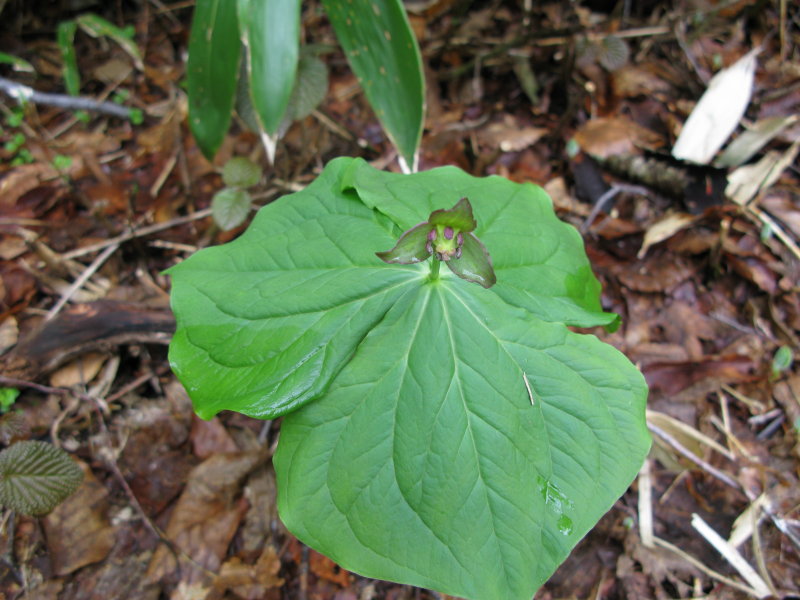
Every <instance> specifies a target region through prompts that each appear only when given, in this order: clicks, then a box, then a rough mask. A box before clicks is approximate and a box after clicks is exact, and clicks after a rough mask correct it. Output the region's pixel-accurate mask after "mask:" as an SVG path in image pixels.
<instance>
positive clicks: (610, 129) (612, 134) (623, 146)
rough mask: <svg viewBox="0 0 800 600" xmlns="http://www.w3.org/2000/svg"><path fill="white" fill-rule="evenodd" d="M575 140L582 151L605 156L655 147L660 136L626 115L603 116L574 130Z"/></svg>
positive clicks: (631, 152) (633, 152)
mask: <svg viewBox="0 0 800 600" xmlns="http://www.w3.org/2000/svg"><path fill="white" fill-rule="evenodd" d="M575 141H576V142H578V144H579V145H580V147H581V149H582V150H583V151H584V152H587V153H589V154H592V155H594V156H599V157H602V158H607V157H609V156H616V155H620V154H635V153H636V152H637V151H638V150H639V149H640V148H651V149H652V148H655V147H657V146H658V144H659V143H660V142H661V136H659V135H658V134H656V133H653V132H652V131H650V130H649V129H645V128H644V127H642V126H641V125H638V124H636V123H634V122H633V121H631V120H630V119H629V118H628V117H603V118H600V119H592V120H590V121H587V122H586V124H584V125H583V127H581V128H580V129H578V130H577V131H576V132H575Z"/></svg>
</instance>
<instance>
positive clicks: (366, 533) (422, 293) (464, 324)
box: [275, 280, 649, 600]
mask: <svg viewBox="0 0 800 600" xmlns="http://www.w3.org/2000/svg"><path fill="white" fill-rule="evenodd" d="M451 284H452V285H451ZM470 287H472V288H474V289H475V290H477V292H473V291H472V290H470V289H469V288H470ZM481 294H482V295H481ZM486 302H488V304H489V306H488V308H490V309H491V310H492V312H486V310H485V309H486V308H487V306H486V305H485V304H484V303H486ZM508 310H509V309H508V308H505V309H504V308H503V306H502V303H499V302H498V301H497V300H496V299H495V298H493V297H492V295H491V294H488V293H487V292H485V291H483V290H481V289H480V288H475V286H469V284H467V283H463V282H460V281H458V280H453V281H449V282H442V283H441V284H440V285H437V284H429V285H427V286H425V287H422V288H420V289H419V290H417V291H416V292H415V293H408V294H407V295H406V296H404V297H403V301H402V302H398V303H397V304H395V306H394V307H393V308H392V310H391V311H390V313H389V314H388V315H387V316H386V318H385V319H384V320H383V321H382V322H381V326H380V328H379V329H376V330H374V331H373V332H372V333H371V334H370V335H369V336H368V337H367V338H366V339H365V341H364V343H363V344H362V346H361V347H360V348H359V351H358V352H357V354H356V356H355V357H354V360H353V361H352V362H351V363H350V364H349V365H348V366H347V367H345V369H344V370H343V371H342V373H341V374H340V376H339V377H338V378H337V380H336V381H335V382H334V383H333V384H332V386H331V388H330V390H329V392H328V394H327V395H326V396H325V397H323V398H322V399H320V400H319V401H317V402H315V403H312V404H309V405H307V406H306V407H304V408H303V409H302V410H300V411H298V412H295V413H292V414H291V415H289V416H287V417H286V419H285V420H284V423H283V426H282V433H281V435H282V438H281V444H280V446H279V448H278V452H277V454H276V456H275V466H276V472H277V474H278V481H279V499H278V506H279V512H280V514H281V518H282V519H283V520H284V523H285V524H286V525H287V527H288V528H289V529H290V531H292V532H294V533H295V535H297V536H298V537H299V538H300V539H301V540H303V541H305V542H306V543H308V544H310V545H311V546H312V547H314V548H315V549H317V550H319V551H321V552H323V553H325V554H327V555H329V556H331V557H332V558H334V560H336V561H337V562H339V563H340V564H342V566H344V567H345V568H348V569H352V570H355V571H356V572H359V573H361V574H363V575H366V576H369V577H377V578H381V579H388V580H392V581H402V582H404V583H411V584H413V585H418V586H422V587H430V588H434V589H437V590H440V591H443V592H445V593H448V594H451V595H456V596H461V597H464V598H475V599H483V598H509V599H512V600H513V599H520V600H522V599H528V598H530V597H531V596H532V595H533V593H534V592H535V590H536V589H537V588H538V587H539V586H540V585H541V584H542V583H543V582H544V581H545V580H546V579H547V577H548V576H549V575H550V574H551V573H552V571H553V570H554V569H555V568H556V567H557V566H558V564H560V562H561V561H562V560H563V559H564V558H565V557H566V555H567V554H568V553H569V551H570V549H571V548H572V547H573V546H574V544H575V543H577V541H578V540H580V538H581V537H582V536H583V535H584V534H585V533H586V531H588V529H589V528H590V527H592V526H593V525H594V523H595V522H596V521H597V519H598V518H599V517H600V516H601V515H602V514H603V513H604V512H605V511H606V510H608V508H609V507H610V506H611V504H613V502H614V501H615V500H616V498H617V497H618V496H619V495H620V494H621V493H622V492H623V491H624V489H625V487H627V485H628V484H629V483H630V481H631V480H632V479H633V477H634V476H635V474H636V472H637V470H638V468H639V465H640V464H641V460H642V459H643V457H644V456H645V455H646V452H647V448H648V447H649V436H648V435H647V432H646V427H645V424H644V398H645V396H646V388H645V386H644V383H643V380H642V378H641V376H640V375H638V372H636V370H635V369H634V368H633V367H632V365H630V364H629V363H627V361H625V360H624V358H622V359H621V360H620V358H621V355H620V356H613V354H614V352H615V351H613V349H612V350H611V354H612V356H611V359H610V362H611V364H612V365H613V367H614V368H615V369H616V368H619V369H620V372H619V373H616V372H615V373H614V374H612V375H603V376H600V380H599V381H598V382H599V383H603V382H605V383H604V385H603V386H601V387H600V388H599V389H600V391H598V389H595V388H593V387H592V386H590V385H588V383H587V384H586V385H582V386H581V387H580V390H579V392H578V393H577V394H576V393H572V392H571V391H570V390H571V387H572V384H573V382H574V381H575V379H576V378H577V379H578V380H580V379H583V378H586V379H587V380H589V381H594V380H597V379H598V375H599V374H597V373H594V372H593V369H591V368H590V369H588V370H586V371H582V370H580V369H575V368H574V367H572V366H571V365H574V364H575V363H578V362H580V360H579V358H580V356H581V355H582V354H583V353H584V352H586V351H587V349H590V348H591V349H592V350H597V349H596V348H592V345H593V344H596V345H599V343H598V342H596V340H595V341H594V342H592V341H591V340H590V339H589V338H588V337H587V336H577V335H575V334H571V333H569V332H568V331H566V330H565V329H564V328H563V327H559V326H558V325H557V324H550V323H545V322H541V321H538V320H535V319H531V320H530V321H528V322H527V323H524V324H523V329H526V327H525V325H527V329H528V330H532V331H526V332H525V335H520V334H516V333H513V332H510V331H509V332H503V331H502V327H500V328H499V329H500V330H501V331H500V332H498V331H495V328H496V327H498V324H500V323H506V322H508V321H509V317H510V316H512V315H514V316H516V317H521V316H522V313H521V312H520V311H516V310H514V309H510V310H511V314H509V313H508V312H507V311H508ZM487 314H491V315H495V318H494V319H493V318H489V322H488V323H486V322H485V318H484V317H479V316H478V315H487ZM502 333H511V334H512V335H511V336H510V338H511V339H508V340H506V339H503V336H502V335H501V334H502ZM531 333H534V334H535V337H534V336H532V335H531ZM522 337H524V339H525V340H526V341H525V342H521V341H520V339H519V338H522ZM532 340H533V341H532ZM587 342H588V344H587ZM604 356H605V357H606V358H608V356H609V355H608V352H606V353H604ZM523 367H524V368H525V369H526V371H525V372H527V373H529V377H530V378H531V380H532V381H536V382H537V385H538V384H539V382H541V390H542V391H541V393H542V396H543V397H546V398H547V400H541V399H540V400H539V401H538V404H537V403H536V401H534V404H533V405H532V404H531V402H530V398H529V396H528V394H527V389H526V386H525V383H524V381H523V378H522V373H523V370H522V369H523ZM563 400H568V403H567V405H566V406H561V404H562V401H563ZM629 405H635V410H633V411H632V412H633V413H634V414H633V416H632V417H629V418H626V419H625V421H624V422H623V423H621V424H619V426H617V424H616V423H615V422H614V417H615V416H617V412H618V411H621V412H622V413H625V414H627V412H626V411H627V410H628V409H627V408H626V406H629ZM631 421H632V422H633V429H632V431H633V434H634V435H633V439H632V441H631V442H623V443H617V442H614V441H613V439H612V438H614V437H615V436H617V435H619V433H620V431H621V432H622V433H623V436H622V437H626V435H630V431H628V430H624V429H623V427H627V426H629V425H631ZM586 430H589V431H590V434H591V435H588V436H587V435H582V434H585V433H586ZM576 457H577V458H576Z"/></svg>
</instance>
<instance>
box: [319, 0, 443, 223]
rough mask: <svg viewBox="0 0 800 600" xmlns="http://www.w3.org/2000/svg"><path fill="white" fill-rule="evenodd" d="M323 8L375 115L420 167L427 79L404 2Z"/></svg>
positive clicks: (353, 2) (334, 0)
mask: <svg viewBox="0 0 800 600" xmlns="http://www.w3.org/2000/svg"><path fill="white" fill-rule="evenodd" d="M322 4H323V6H324V7H325V11H326V12H327V13H328V17H329V18H330V20H331V24H332V25H333V28H334V29H335V31H336V37H337V38H339V42H340V43H341V44H342V47H343V48H344V50H345V54H346V55H347V60H348V61H349V62H350V66H351V67H352V68H353V72H354V73H355V74H356V76H357V77H358V79H359V82H360V83H361V86H362V87H363V88H364V93H365V94H366V96H367V99H368V100H369V102H370V104H371V105H372V108H373V109H374V111H375V115H376V116H377V117H378V120H380V122H381V125H383V128H384V129H385V130H386V133H387V135H388V136H389V139H390V140H391V141H392V142H393V143H394V145H395V146H396V147H397V149H398V151H399V152H400V155H401V156H402V157H403V158H404V159H405V162H406V163H407V164H408V165H409V166H412V165H414V162H415V157H416V152H417V147H418V146H419V141H420V137H421V136H422V125H423V119H424V109H425V87H424V86H425V80H424V77H423V73H422V59H421V58H420V53H419V47H418V45H417V40H416V38H415V37H414V33H413V31H412V30H411V26H410V25H409V23H408V17H407V16H406V13H405V9H404V7H403V3H402V2H401V1H400V0H323V2H322ZM437 208H441V206H437ZM426 216H427V215H426Z"/></svg>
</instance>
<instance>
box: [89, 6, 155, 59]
mask: <svg viewBox="0 0 800 600" xmlns="http://www.w3.org/2000/svg"><path fill="white" fill-rule="evenodd" d="M75 20H76V21H77V23H78V25H79V26H80V27H81V29H83V30H84V31H85V32H86V33H88V34H89V35H90V36H92V37H95V38H97V37H102V36H105V37H109V38H111V39H112V40H114V41H115V42H116V43H117V44H119V46H120V47H121V48H122V49H123V50H124V51H125V52H126V53H127V54H128V56H130V57H131V58H132V59H133V63H134V64H135V65H136V68H137V69H139V70H140V71H144V63H143V62H142V55H141V53H140V52H139V48H138V46H137V45H136V42H135V41H134V40H133V34H134V30H133V27H126V28H124V29H120V28H119V27H117V26H116V25H114V24H113V23H109V22H108V21H106V20H105V19H104V18H103V17H101V16H99V15H96V14H94V13H86V14H82V15H80V16H79V17H78V18H77V19H75Z"/></svg>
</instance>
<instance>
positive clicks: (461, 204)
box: [428, 198, 478, 233]
mask: <svg viewBox="0 0 800 600" xmlns="http://www.w3.org/2000/svg"><path fill="white" fill-rule="evenodd" d="M428 222H429V223H430V224H431V225H444V226H446V227H450V228H452V229H455V230H456V231H463V232H464V233H467V232H470V231H472V230H473V229H475V228H476V227H477V226H478V222H477V221H476V220H475V218H474V217H473V216H472V205H471V204H470V203H469V200H467V199H466V198H462V199H461V200H459V201H458V202H456V203H455V205H454V206H453V208H451V209H450V210H444V209H440V210H435V211H433V212H432V213H431V216H430V217H428Z"/></svg>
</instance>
